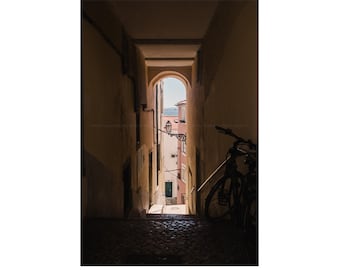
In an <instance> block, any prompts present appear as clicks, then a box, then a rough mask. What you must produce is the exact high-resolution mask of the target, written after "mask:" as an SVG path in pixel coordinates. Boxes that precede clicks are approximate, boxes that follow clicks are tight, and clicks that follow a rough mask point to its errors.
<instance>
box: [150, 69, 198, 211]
mask: <svg viewBox="0 0 340 270" xmlns="http://www.w3.org/2000/svg"><path fill="white" fill-rule="evenodd" d="M179 88H180V89H179ZM151 89H152V91H153V92H154V105H155V107H154V108H155V121H156V125H155V126H156V127H155V128H156V130H157V138H156V139H157V161H156V166H155V168H156V176H157V180H156V181H155V182H156V184H155V185H149V189H150V190H149V192H150V193H151V192H153V193H154V194H155V195H154V198H153V203H152V204H151V205H150V209H149V213H157V214H159V213H163V214H189V213H190V214H192V211H189V209H188V201H189V196H188V190H190V189H191V187H192V186H193V183H192V179H190V183H189V181H188V180H189V178H190V168H188V167H187V164H186V156H187V143H188V136H189V134H188V132H187V113H188V111H187V109H186V104H187V95H186V93H187V91H190V89H191V88H190V83H189V81H188V80H187V78H186V77H185V76H184V75H182V74H180V73H177V72H173V71H167V72H161V73H159V74H157V75H156V76H154V78H153V79H152V80H151V82H150V90H151ZM181 91H182V93H180V92H181ZM176 92H177V93H176ZM169 126H170V127H171V128H170V129H169ZM149 184H150V182H149ZM189 184H190V185H189ZM151 186H153V187H154V188H153V190H151ZM191 199H192V198H191Z"/></svg>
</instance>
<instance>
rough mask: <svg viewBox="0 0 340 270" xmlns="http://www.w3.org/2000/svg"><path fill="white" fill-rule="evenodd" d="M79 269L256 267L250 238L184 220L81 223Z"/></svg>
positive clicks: (229, 226) (195, 219)
mask: <svg viewBox="0 0 340 270" xmlns="http://www.w3.org/2000/svg"><path fill="white" fill-rule="evenodd" d="M83 233H84V238H85V239H84V251H83V252H84V257H83V263H84V265H159V264H160V265H182V264H183V265H256V264H257V246H256V245H255V243H256V239H251V238H249V236H247V235H246V234H245V233H243V232H242V231H241V230H240V229H238V228H237V227H235V226H233V225H232V224H230V223H226V222H219V223H211V222H208V221H206V220H205V219H202V218H198V217H195V216H188V215H147V217H146V218H140V219H94V220H88V221H87V222H86V223H85V224H84V231H83Z"/></svg>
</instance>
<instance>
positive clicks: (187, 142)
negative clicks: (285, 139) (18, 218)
mask: <svg viewBox="0 0 340 270" xmlns="http://www.w3.org/2000/svg"><path fill="white" fill-rule="evenodd" d="M81 15H82V24H81V25H82V29H81V31H82V47H81V48H82V50H81V53H82V55H81V57H82V62H81V67H82V69H81V72H82V81H81V83H82V100H81V102H82V154H81V157H82V160H81V166H82V170H81V171H82V178H81V204H82V208H81V222H82V233H83V235H82V236H83V238H82V243H81V248H82V256H81V264H82V265H130V264H131V265H132V264H176V265H179V264H183V265H193V264H197V265H202V264H203V265H204V264H207V265H216V264H223V265H233V264H235V265H249V264H252V265H256V264H257V260H258V256H257V245H258V241H257V236H258V228H257V219H256V214H257V201H256V195H257V181H258V179H257V172H256V171H255V170H253V171H252V172H254V177H253V178H252V179H254V181H253V182H254V185H253V187H254V188H253V189H252V194H253V195H255V196H253V199H252V202H253V204H252V205H250V203H249V202H250V199H249V198H250V196H248V197H247V198H248V199H249V200H248V201H247V202H248V205H245V202H246V200H247V199H244V200H242V202H243V203H244V207H243V208H242V209H243V210H242V211H244V213H250V209H251V211H252V212H253V214H254V215H253V216H254V217H255V218H254V222H253V225H254V228H256V229H254V230H253V231H248V233H247V235H245V234H244V233H243V232H242V231H241V230H240V229H239V228H237V227H234V226H233V225H231V223H228V222H221V223H210V222H208V221H207V220H206V218H207V213H208V211H207V209H208V207H207V203H206V202H207V201H209V203H208V204H209V205H211V206H212V207H211V208H212V209H213V210H214V208H217V210H219V208H222V209H223V206H226V205H227V204H226V201H227V197H228V196H229V194H227V193H226V192H225V190H222V189H223V187H224V185H222V186H221V189H220V190H219V192H218V193H217V192H216V193H215V191H216V189H214V190H213V193H211V190H212V188H213V187H214V185H215V183H220V182H219V181H218V180H219V179H218V177H219V176H218V174H216V177H215V178H209V175H211V173H212V172H213V171H214V170H215V169H216V168H217V167H218V168H219V169H220V170H219V171H218V172H219V173H223V171H224V170H223V169H224V167H223V168H222V166H219V164H221V162H223V160H225V159H226V156H227V152H228V149H230V147H231V146H232V145H233V144H234V142H235V140H234V139H235V137H230V136H225V135H223V134H220V133H219V132H217V130H216V129H215V126H221V127H223V128H225V129H231V130H232V131H233V132H235V134H238V136H240V137H242V138H244V139H245V140H251V141H252V142H253V143H254V145H257V135H258V130H257V128H258V126H257V124H258V119H257V117H258V104H257V97H258V78H257V74H258V55H257V53H258V47H257V46H258V31H257V26H258V21H257V1H256V0H250V1H249V0H245V1H243V0H241V1H223V0H211V1H201V0H200V1H198V0H197V1H193V0H183V1H168V0H164V1H144V0H141V1H129V0H127V1H118V0H108V1H92V0H83V1H82V14H81ZM168 79H175V80H178V81H179V83H180V84H181V85H182V86H183V93H185V94H184V95H183V96H182V97H181V98H180V99H179V100H178V101H176V103H175V104H170V105H169V104H168V105H167V104H166V101H165V100H166V99H165V96H166V93H167V87H166V85H167V84H166V81H167V80H168ZM170 91H171V90H170ZM173 92H174V91H173ZM173 92H172V93H173ZM169 106H175V107H177V109H178V113H176V114H173V113H169V112H167V110H168V109H171V107H169ZM167 146H168V147H170V148H167ZM167 149H168V150H167ZM253 156H254V157H253V158H254V160H255V159H256V157H255V153H253ZM241 162H243V164H245V160H243V161H241ZM255 163H256V162H255ZM255 163H254V164H255ZM224 164H226V163H224ZM235 164H236V163H235ZM226 167H227V166H225V168H226ZM235 168H236V167H235ZM254 168H255V167H254ZM225 171H227V170H225ZM238 173H241V172H238ZM243 173H247V172H246V170H244V171H243ZM233 175H236V174H233ZM225 176H226V177H227V176H228V175H227V174H225ZM229 176H230V174H229ZM229 176H228V179H229V180H230V179H231V178H230V177H229ZM207 178H209V179H211V181H210V182H209V183H208V184H207V185H204V188H202V189H200V190H198V189H199V187H202V185H203V183H206V182H205V181H206V179H207ZM224 179H227V178H224ZM222 180H223V179H222ZM238 180H241V178H239V179H237V181H238ZM233 181H234V180H233ZM245 182H246V181H244V183H245ZM226 186H227V185H226ZM235 187H237V185H235ZM235 190H236V189H235ZM244 190H246V188H245V189H244ZM209 194H212V195H213V194H215V195H218V196H219V197H220V199H219V201H218V203H215V204H214V203H213V202H212V203H210V201H213V196H212V195H211V196H210V197H209V200H207V198H208V195H209ZM234 194H236V193H235V192H234ZM215 195H214V196H215ZM214 198H215V197H214ZM228 198H231V196H229V197H228ZM242 198H246V197H242ZM234 201H235V202H236V199H235V200H231V199H230V202H234ZM239 201H241V199H240V200H239ZM215 202H216V201H215ZM231 204H232V203H229V206H230V205H231ZM235 205H236V203H235ZM230 207H231V206H230ZM235 209H236V207H235ZM209 211H210V210H209ZM246 211H248V212H246ZM217 212H218V211H217ZM209 213H210V212H209ZM234 213H237V215H238V216H240V217H241V216H242V217H247V215H246V214H243V213H241V210H240V211H238V212H237V211H236V210H235V211H234ZM149 214H150V215H149ZM174 214H175V215H174ZM179 214H184V215H179ZM171 215H174V216H171ZM245 220H246V219H245ZM245 223H246V221H244V224H245ZM248 223H249V222H248Z"/></svg>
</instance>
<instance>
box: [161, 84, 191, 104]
mask: <svg viewBox="0 0 340 270" xmlns="http://www.w3.org/2000/svg"><path fill="white" fill-rule="evenodd" d="M163 81H164V100H163V101H164V108H169V107H174V106H175V104H176V103H177V102H178V101H181V100H185V99H186V91H185V86H184V84H183V83H182V82H181V81H180V80H178V79H175V78H166V79H163Z"/></svg>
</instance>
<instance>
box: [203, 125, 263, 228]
mask: <svg viewBox="0 0 340 270" xmlns="http://www.w3.org/2000/svg"><path fill="white" fill-rule="evenodd" d="M215 128H216V129H217V130H218V131H219V132H221V133H223V134H225V135H228V136H231V137H233V138H235V139H236V141H235V142H234V143H233V146H232V147H231V148H230V149H229V150H228V152H227V154H226V158H225V160H224V161H223V162H222V163H221V164H220V165H219V166H218V167H217V168H216V169H215V170H214V171H213V172H212V173H211V174H210V176H209V177H208V178H207V179H206V180H205V181H204V182H203V183H202V185H201V186H200V187H199V188H198V190H197V191H198V192H199V191H200V190H201V189H202V188H203V187H204V186H205V185H206V184H207V183H208V182H209V181H210V180H211V179H213V177H214V176H215V175H216V174H217V173H218V172H219V171H220V170H221V168H222V167H223V166H225V170H224V175H223V176H222V177H221V178H220V179H219V180H218V181H217V182H216V183H215V184H214V186H213V187H212V188H211V190H210V192H209V193H208V196H207V198H206V201H205V215H206V217H207V218H208V219H209V220H212V221H214V220H220V219H223V218H224V217H225V216H227V215H228V214H229V215H230V217H231V220H233V221H234V222H235V223H236V224H238V225H240V226H241V227H242V228H243V229H244V230H248V229H249V228H250V227H254V226H256V223H257V221H256V216H257V198H256V197H257V173H256V145H255V144H254V143H252V142H251V141H250V140H245V139H243V138H241V137H239V136H237V135H236V134H234V133H233V132H232V130H231V129H225V128H222V127H219V126H216V127H215ZM239 157H243V158H244V162H245V164H247V167H248V171H247V172H246V173H241V172H240V171H239V170H238V166H237V159H238V158H239Z"/></svg>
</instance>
